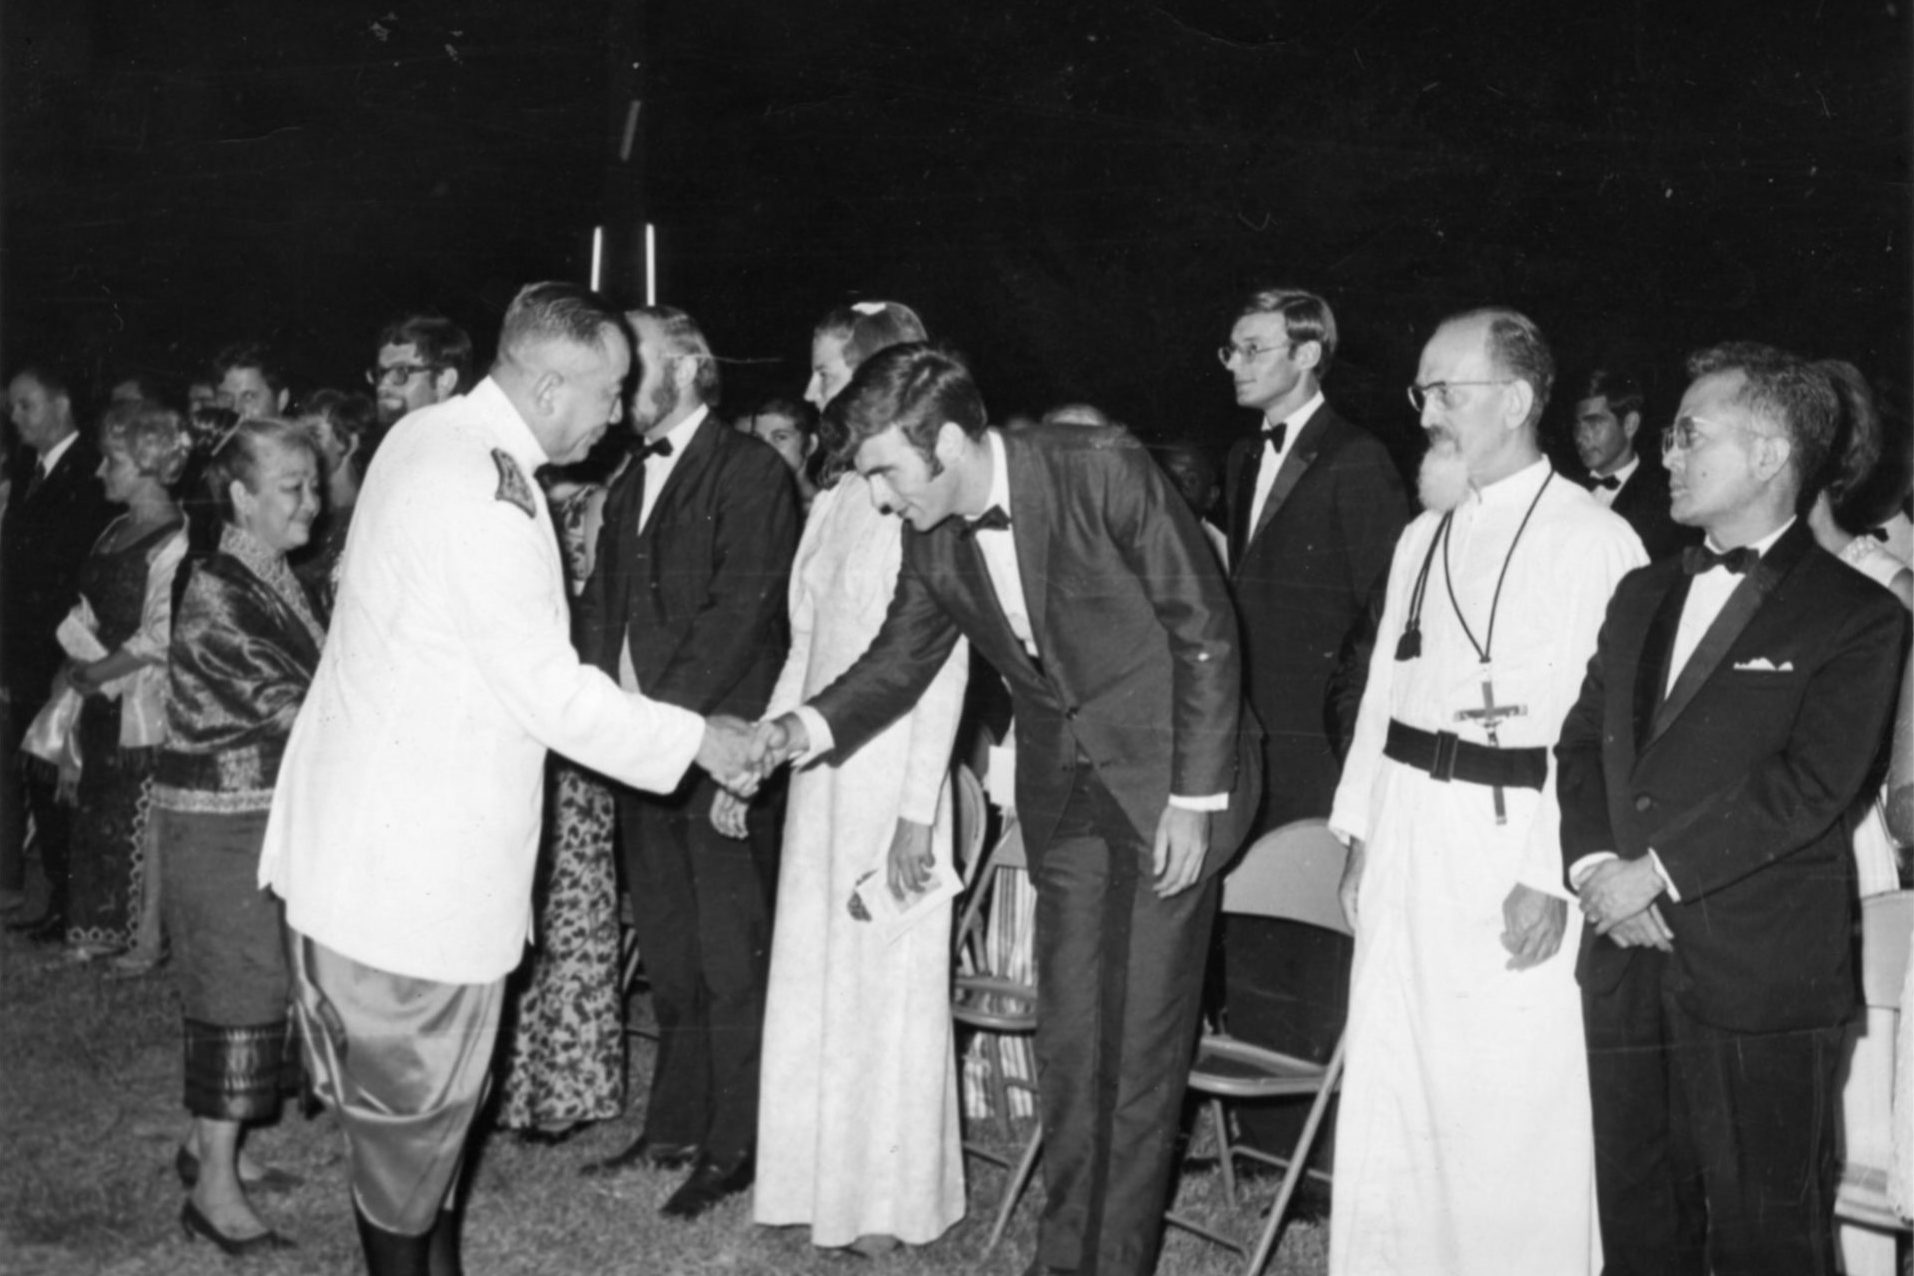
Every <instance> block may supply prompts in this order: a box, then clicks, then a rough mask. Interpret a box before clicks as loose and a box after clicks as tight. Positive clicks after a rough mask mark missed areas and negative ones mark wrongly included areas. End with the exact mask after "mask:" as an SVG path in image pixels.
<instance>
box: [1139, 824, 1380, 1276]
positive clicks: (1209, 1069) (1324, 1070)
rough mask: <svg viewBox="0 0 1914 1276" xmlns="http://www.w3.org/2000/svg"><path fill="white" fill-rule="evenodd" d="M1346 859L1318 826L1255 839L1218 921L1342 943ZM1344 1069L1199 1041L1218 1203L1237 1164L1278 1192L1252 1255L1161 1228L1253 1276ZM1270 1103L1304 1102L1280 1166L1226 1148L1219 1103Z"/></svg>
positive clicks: (1224, 1240)
mask: <svg viewBox="0 0 1914 1276" xmlns="http://www.w3.org/2000/svg"><path fill="white" fill-rule="evenodd" d="M1347 856H1348V852H1347V851H1346V850H1345V849H1344V847H1343V845H1342V843H1341V842H1339V841H1337V840H1336V838H1335V837H1334V835H1332V834H1331V833H1330V832H1329V829H1328V826H1327V824H1326V822H1325V821H1323V820H1319V819H1311V820H1297V821H1295V822H1294V823H1291V824H1285V825H1284V826H1283V827H1281V828H1279V829H1275V830H1273V831H1271V832H1269V833H1265V834H1264V835H1263V836H1262V837H1260V838H1258V839H1257V840H1256V842H1255V844H1254V845H1252V846H1251V847H1250V848H1249V850H1248V851H1247V852H1245V853H1244V855H1243V858H1242V861H1241V862H1240V863H1238V864H1237V865H1236V867H1235V868H1233V869H1231V870H1230V873H1229V875H1228V876H1227V877H1226V878H1224V879H1223V911H1224V912H1225V913H1233V914H1239V915H1246V916H1252V917H1271V918H1276V919H1279V920H1285V921H1297V922H1303V923H1306V924H1308V925H1311V926H1320V927H1322V928H1323V929H1325V930H1333V931H1336V932H1337V933H1339V934H1343V935H1347V934H1349V933H1350V931H1349V923H1348V922H1347V921H1346V920H1345V919H1344V917H1343V913H1342V902H1341V900H1340V898H1339V897H1338V887H1339V885H1340V884H1341V881H1342V871H1343V864H1344V861H1345V860H1346V858H1347ZM1342 1063H1343V1042H1342V1040H1341V1039H1340V1038H1339V1039H1338V1040H1337V1042H1336V1049H1335V1052H1334V1053H1333V1054H1332V1055H1331V1056H1330V1059H1329V1062H1328V1063H1326V1064H1319V1063H1314V1062H1312V1061H1310V1060H1308V1059H1301V1058H1297V1057H1296V1056H1294V1055H1287V1054H1283V1053H1282V1052H1280V1051H1277V1050H1271V1049H1268V1048H1267V1047H1264V1046H1257V1045H1251V1044H1250V1043H1249V1042H1246V1041H1240V1040H1238V1039H1237V1038H1235V1037H1232V1036H1230V1035H1229V1034H1228V1033H1227V1032H1220V1031H1217V1032H1207V1033H1205V1034H1204V1036H1203V1039H1202V1042H1201V1043H1200V1044H1199V1045H1198V1046H1197V1051H1196V1061H1195V1063H1194V1064H1193V1065H1192V1066H1191V1068H1190V1089H1191V1090H1193V1091H1196V1092H1197V1093H1199V1094H1203V1095H1207V1096H1208V1098H1209V1102H1208V1104H1207V1107H1208V1110H1209V1114H1210V1120H1211V1123H1212V1124H1213V1125H1214V1127H1215V1130H1216V1144H1217V1162H1218V1164H1219V1165H1220V1167H1221V1169H1222V1176H1223V1190H1224V1193H1225V1195H1227V1196H1228V1198H1229V1200H1230V1202H1231V1204H1235V1203H1237V1194H1236V1166H1235V1158H1237V1157H1239V1156H1240V1157H1248V1158H1250V1159H1252V1160H1256V1161H1261V1162H1263V1163H1264V1164H1267V1165H1273V1166H1276V1167H1278V1168H1280V1169H1282V1171H1283V1181H1282V1186H1281V1187H1279V1188H1278V1189H1277V1192H1276V1200H1275V1203H1274V1204H1273V1205H1271V1206H1270V1210H1269V1218H1268V1221H1267V1222H1265V1223H1264V1224H1263V1228H1262V1234H1261V1236H1260V1237H1259V1238H1258V1239H1257V1242H1256V1244H1255V1246H1254V1247H1251V1246H1250V1245H1247V1244H1245V1243H1244V1242H1242V1241H1239V1240H1236V1239H1235V1238H1233V1237H1230V1236H1226V1235H1224V1234H1223V1233H1221V1232H1218V1231H1215V1230H1214V1229H1212V1228H1209V1227H1206V1226H1205V1225H1203V1224H1201V1223H1199V1222H1197V1221H1196V1220H1195V1219H1193V1218H1190V1217H1188V1216H1187V1215H1182V1214H1178V1213H1176V1212H1175V1211H1171V1212H1169V1213H1168V1214H1166V1215H1165V1219H1166V1221H1168V1222H1169V1223H1171V1224H1173V1225H1175V1226H1177V1227H1180V1228H1182V1229H1184V1230H1185V1231H1189V1232H1194V1233H1196V1234H1197V1235H1198V1236H1201V1237H1203V1238H1204V1239H1206V1240H1209V1241H1213V1242H1215V1243H1216V1244H1218V1245H1221V1246H1223V1247H1224V1248H1226V1249H1228V1250H1230V1251H1232V1252H1234V1253H1237V1254H1241V1255H1244V1256H1245V1257H1246V1258H1247V1259H1248V1260H1249V1261H1248V1264H1247V1266H1245V1267H1244V1269H1243V1271H1244V1276H1257V1274H1258V1273H1260V1272H1261V1271H1262V1270H1263V1267H1264V1265H1265V1264H1267V1263H1268V1262H1269V1255H1270V1252H1271V1251H1272V1250H1274V1249H1275V1247H1276V1237H1277V1234H1278V1232H1279V1231H1280V1230H1281V1228H1282V1223H1283V1215H1284V1214H1285V1213H1286V1212H1287V1211H1288V1209H1289V1202H1290V1199H1291V1198H1292V1197H1293V1196H1294V1195H1295V1194H1296V1188H1297V1186H1298V1185H1299V1184H1300V1182H1301V1180H1302V1176H1303V1173H1304V1169H1305V1166H1306V1165H1307V1164H1308V1161H1309V1150H1310V1148H1311V1147H1312V1146H1313V1145H1314V1144H1315V1141H1316V1133H1317V1131H1318V1130H1319V1129H1320V1128H1321V1126H1322V1122H1323V1115H1324V1113H1325V1111H1326V1110H1327V1109H1328V1107H1329V1100H1330V1098H1331V1097H1332V1096H1333V1095H1334V1094H1335V1092H1336V1086H1337V1084H1338V1083H1339V1082H1340V1080H1341V1078H1342ZM1277 1098H1296V1099H1300V1098H1309V1099H1310V1100H1311V1102H1310V1107H1309V1116H1308V1118H1307V1119H1306V1120H1305V1121H1304V1122H1303V1130H1302V1134H1301V1136H1300V1137H1298V1139H1297V1140H1296V1146H1295V1148H1294V1149H1293V1150H1292V1151H1291V1152H1290V1154H1289V1156H1287V1157H1279V1156H1275V1155H1272V1154H1271V1153H1268V1152H1264V1151H1261V1150H1260V1149H1257V1148H1250V1147H1238V1146H1236V1145H1234V1144H1232V1143H1231V1142H1230V1137H1229V1123H1228V1120H1227V1114H1226V1113H1225V1112H1224V1108H1223V1103H1224V1100H1226V1099H1277ZM1308 1172H1309V1173H1310V1174H1313V1175H1315V1176H1316V1177H1318V1178H1320V1179H1323V1180H1325V1181H1327V1180H1328V1178H1329V1176H1328V1175H1326V1174H1323V1173H1322V1172H1321V1171H1318V1170H1310V1171H1308Z"/></svg>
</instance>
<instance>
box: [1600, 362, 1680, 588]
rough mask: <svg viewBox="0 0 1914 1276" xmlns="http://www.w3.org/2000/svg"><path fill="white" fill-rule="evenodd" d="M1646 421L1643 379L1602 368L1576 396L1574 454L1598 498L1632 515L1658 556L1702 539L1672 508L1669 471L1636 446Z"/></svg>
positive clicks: (1645, 546) (1632, 524)
mask: <svg viewBox="0 0 1914 1276" xmlns="http://www.w3.org/2000/svg"><path fill="white" fill-rule="evenodd" d="M1641 424H1642V390H1641V383H1640V382H1639V381H1637V380H1636V379H1635V378H1634V377H1633V376H1631V375H1629V374H1628V373H1626V372H1620V371H1616V370H1613V369H1610V368H1597V369H1595V370H1594V371H1593V372H1591V373H1589V374H1588V379H1587V380H1586V381H1584V382H1583V383H1582V393H1581V394H1580V395H1578V396H1576V401H1575V454H1576V455H1577V456H1578V457H1579V458H1581V462H1582V466H1583V468H1584V469H1586V470H1587V471H1588V477H1587V478H1585V479H1584V480H1583V481H1582V486H1584V487H1586V488H1587V489H1588V490H1589V492H1590V493H1591V494H1593V496H1594V497H1595V499H1596V500H1598V501H1600V502H1601V503H1602V504H1604V505H1606V506H1608V508H1610V509H1612V510H1614V511H1615V512H1616V513H1617V514H1620V515H1621V516H1622V517H1623V518H1624V519H1626V520H1627V522H1628V525H1629V526H1630V527H1632V528H1634V529H1635V535H1637V536H1639V537H1641V542H1642V548H1643V549H1645V550H1647V551H1648V558H1649V561H1650V562H1653V561H1654V560H1656V559H1659V558H1666V557H1668V556H1669V555H1670V554H1675V553H1679V552H1680V551H1681V550H1682V549H1683V548H1684V547H1685V546H1688V545H1696V544H1699V543H1700V542H1701V532H1700V531H1699V530H1698V529H1696V528H1693V527H1683V526H1682V525H1681V524H1680V523H1677V522H1676V521H1675V520H1674V517H1673V516H1672V515H1671V514H1670V513H1669V512H1668V471H1667V470H1665V469H1663V468H1662V467H1661V466H1660V465H1658V464H1656V463H1655V460H1654V458H1652V457H1643V456H1641V455H1640V454H1639V453H1638V452H1637V451H1636V449H1635V435H1636V433H1637V431H1639V430H1640V429H1641Z"/></svg>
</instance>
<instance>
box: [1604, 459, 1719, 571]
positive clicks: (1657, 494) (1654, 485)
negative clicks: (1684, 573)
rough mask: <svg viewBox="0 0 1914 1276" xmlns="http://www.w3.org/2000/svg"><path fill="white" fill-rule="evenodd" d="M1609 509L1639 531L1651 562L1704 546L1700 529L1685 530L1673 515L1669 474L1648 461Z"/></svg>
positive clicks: (1624, 486)
mask: <svg viewBox="0 0 1914 1276" xmlns="http://www.w3.org/2000/svg"><path fill="white" fill-rule="evenodd" d="M1609 508H1610V509H1612V510H1614V511H1615V512H1616V513H1617V514H1620V515H1621V516H1622V517H1623V518H1624V519H1627V520H1628V525H1629V526H1630V527H1632V528H1634V529H1635V535H1637V536H1639V537H1641V541H1642V548H1643V549H1645V550H1647V551H1648V560H1649V561H1650V562H1654V561H1656V560H1657V559H1662V558H1667V557H1668V556H1669V555H1671V554H1677V553H1680V552H1681V550H1682V549H1683V547H1685V546H1688V545H1699V544H1701V529H1700V528H1697V527H1683V526H1682V525H1681V524H1680V523H1677V522H1676V521H1675V519H1674V516H1673V515H1672V514H1670V513H1669V504H1668V471H1667V470H1664V469H1663V468H1662V467H1661V466H1659V465H1652V464H1650V463H1649V462H1648V461H1647V460H1646V459H1645V458H1644V459H1643V460H1642V462H1641V463H1640V464H1639V465H1637V466H1636V467H1635V472H1634V473H1633V474H1631V475H1629V476H1628V482H1626V483H1624V484H1622V485H1621V487H1620V489H1619V490H1617V491H1616V493H1615V499H1614V500H1613V501H1612V502H1611V503H1610V504H1609Z"/></svg>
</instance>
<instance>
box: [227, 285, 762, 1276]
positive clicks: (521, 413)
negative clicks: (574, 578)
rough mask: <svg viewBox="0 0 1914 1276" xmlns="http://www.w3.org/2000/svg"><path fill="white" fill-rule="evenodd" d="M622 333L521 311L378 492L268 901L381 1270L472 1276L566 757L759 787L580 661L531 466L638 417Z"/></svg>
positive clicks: (390, 445)
mask: <svg viewBox="0 0 1914 1276" xmlns="http://www.w3.org/2000/svg"><path fill="white" fill-rule="evenodd" d="M630 365H631V349H630V343H629V340H628V338H627V336H626V334H625V331H624V327H623V323H622V321H621V317H620V316H619V315H618V313H617V312H616V311H615V310H613V309H611V308H610V307H609V306H608V305H607V304H606V303H605V302H604V301H603V300H602V299H600V298H598V297H597V296H595V295H593V294H592V293H589V292H587V291H585V290H584V289H582V288H578V287H575V286H573V285H569V284H536V285H533V286H531V287H528V288H526V289H525V290H523V291H522V292H520V293H519V295H518V297H517V299H516V300H514V301H513V303H512V306H511V309H510V310H508V311H507V312H506V315H505V323H504V328H503V331H502V332H501V333H500V336H499V356H498V362H497V363H496V364H495V365H494V367H493V369H492V372H491V375H490V376H489V377H488V378H487V379H486V380H484V381H482V382H481V383H480V384H479V385H478V386H477V387H476V388H475V389H473V391H472V392H471V393H470V394H468V395H464V396H461V397H459V398H455V399H452V400H450V401H448V402H446V403H443V404H439V405H436V406H433V407H430V408H425V409H422V410H420V411H418V412H415V413H413V414H411V415H410V416H409V417H407V418H406V419H405V420H404V421H402V422H401V423H400V424H399V425H398V426H397V427H395V428H394V430H393V431H392V433H391V434H390V435H389V436H388V437H387V439H386V441H385V443H384V445H383V446H382V448H381V450H380V453H379V456H378V459H377V461H376V463H375V464H374V465H373V466H372V469H371V472H370V473H369V475H368V476H367V481H366V485H365V488H364V491H363V492H362V493H361V495H360V498H359V504H358V508H357V511H356V513H355V515H354V518H353V524H352V532H351V537H350V539H349V540H348V542H347V545H346V551H345V558H344V562H343V571H342V576H341V581H340V587H339V595H338V603H337V606H336V608H335V611H334V614H333V619H332V627H331V632H330V634H329V636H328V639H327V643H326V650H325V655H324V657H323V659H322V661H321V663H320V666H319V671H318V674H317V675H316V677H315V679H314V681H313V685H312V689H311V691H310V692H309V693H308V695H307V698H306V702H305V705H304V707H303V709H302V710H301V712H300V715H299V719H298V721H297V723H296V724H295V725H294V727H293V732H292V739H291V741H290V743H289V744H288V746H287V750H286V757H285V762H284V765H283V766H282V768H281V770H280V774H279V783H278V787H277V790H276V792H275V794H274V798H273V809H272V818H271V822H270V824H269V826H268V828H267V832H266V844H265V849H264V852H263V854H262V857H261V862H260V868H259V881H260V884H261V885H262V886H267V887H270V888H271V889H272V890H273V891H274V892H276V893H277V894H278V895H279V896H280V897H281V898H283V899H284V900H285V902H286V921H287V923H288V925H289V927H290V928H291V931H292V934H291V937H290V939H291V944H292V949H293V966H294V971H295V993H294V995H295V1001H296V1003H297V1011H298V1014H299V1017H300V1022H301V1028H302V1031H303V1034H304V1036H305V1041H306V1054H307V1060H308V1063H309V1065H310V1067H311V1069H312V1072H313V1075H314V1077H315V1079H316V1081H317V1084H318V1087H319V1089H320V1092H321V1093H322V1094H323V1095H324V1096H325V1097H326V1098H327V1099H328V1100H329V1102H330V1103H331V1104H332V1105H333V1106H334V1107H335V1109H336V1110H337V1111H338V1114H339V1118H340V1123H341V1124H342V1125H343V1126H344V1128H345V1131H346V1140H347V1143H348V1146H349V1149H350V1153H351V1165H352V1190H353V1203H354V1206H355V1209H356V1211H357V1213H358V1218H359V1234H360V1241H361V1244H362V1245H363V1247H364V1249H365V1254H366V1263H367V1269H368V1270H369V1271H370V1272H372V1273H374V1276H379V1274H381V1273H395V1272H413V1271H419V1272H423V1271H425V1270H426V1267H425V1265H424V1264H425V1263H426V1261H427V1257H428V1255H430V1260H431V1264H432V1265H431V1270H432V1271H433V1272H434V1273H435V1276H437V1274H439V1273H445V1272H456V1271H457V1270H458V1257H457V1229H456V1222H455V1220H454V1218H453V1216H452V1215H450V1214H447V1215H445V1216H443V1217H441V1213H440V1211H441V1207H442V1206H444V1205H446V1204H447V1202H448V1201H449V1200H450V1198H451V1195H452V1188H453V1186H454V1183H455V1180H456V1177H457V1171H458V1167H459V1162H460V1158H461V1155H462V1152H463V1148H464V1142H465V1135H466V1131H467V1129H468V1128H469V1126H470V1124H471V1119H472V1116H473V1113H474V1112H475V1111H476V1110H477V1107H478V1104H479V1102H480V1100H481V1098H482V1097H483V1092H484V1083H485V1076H486V1070H487V1067H488V1065H489V1063H490V1059H491V1054H492V1045H493V1042H494V1040H495V1038H496V1035H497V1030H498V1014H499V1008H500V1004H501V1000H500V998H501V989H502V987H503V983H504V979H505V977H506V975H507V974H509V973H510V972H511V970H512V969H513V968H514V967H516V966H517V965H518V963H519V960H520V958H521V957H522V955H523V952H524V947H525V941H526V937H527V934H528V932H529V930H530V924H531V893H532V892H531V887H532V869H533V864H534V861H535V859H536V857H537V851H538V835H539V824H540V814H541V807H542V796H543V793H542V789H543V777H544V765H545V755H546V751H547V750H548V749H550V750H556V751H558V752H560V753H563V754H565V755H566V756H567V757H570V758H572V759H574V760H575V761H578V762H580V763H582V764H584V765H585V766H587V767H590V768H592V769H593V770H596V771H601V772H603V773H604V774H606V775H609V776H613V777H615V778H617V779H619V780H622V781H624V782H625V783H627V784H633V785H639V786H643V787H645V788H651V789H669V788H671V787H673V786H674V785H676V784H677V783H678V782H679V780H680V778H681V777H682V776H683V774H684V772H685V770H686V769H687V768H688V767H689V766H690V765H691V764H692V763H693V762H694V761H695V762H697V763H698V765H700V766H702V767H704V768H705V769H707V770H709V771H711V772H712V773H713V774H715V775H719V776H721V777H722V778H725V779H729V780H736V781H738V782H740V783H743V780H742V778H741V777H742V772H743V768H742V765H741V763H742V759H743V744H744V742H745V738H746V731H745V729H744V726H743V724H742V723H741V722H739V721H737V720H735V719H720V718H712V719H710V720H708V721H707V720H706V719H704V718H701V717H700V716H699V715H697V714H695V713H691V712H688V711H686V710H683V709H678V708H673V707H671V706H668V705H661V704H656V703H654V702H652V701H650V700H647V699H645V698H644V697H642V696H639V695H635V694H627V693H625V692H623V691H621V690H620V689H619V687H618V684H617V683H616V682H614V681H613V680H612V679H610V678H608V677H606V676H605V675H604V674H602V673H600V672H599V671H597V670H595V669H592V668H589V667H587V666H585V665H583V664H581V663H580V662H579V659H578V657H577V655H576V654H575V653H574V651H573V649H572V645H571V642H570V640H569V637H568V632H569V619H568V614H567V604H566V592H565V586H564V576H563V573H562V571H561V569H560V562H559V551H558V544H557V539H556V536H555V534H554V531H553V527H552V524H551V522H550V520H549V518H548V516H547V513H546V507H545V498H544V495H543V494H542V493H541V492H540V490H539V487H538V485H537V484H536V483H535V482H533V480H532V473H533V471H535V470H536V469H537V468H538V467H539V466H541V465H544V464H546V463H547V462H553V463H558V464H563V463H566V462H569V461H574V460H578V459H579V458H581V457H583V456H584V455H585V453H586V452H587V451H588V450H589V449H590V447H591V445H592V444H593V443H594V442H596V441H597V440H598V438H599V437H600V436H601V435H603V434H604V432H605V429H606V427H607V426H608V425H610V423H611V422H613V421H616V420H617V419H618V416H619V411H620V408H619V404H620V394H621V385H622V382H623V380H624V378H625V374H626V372H627V370H628V369H629V368H630Z"/></svg>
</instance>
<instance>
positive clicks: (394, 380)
mask: <svg viewBox="0 0 1914 1276" xmlns="http://www.w3.org/2000/svg"><path fill="white" fill-rule="evenodd" d="M437 371H438V369H437V368H436V367H434V366H433V365H432V364H429V363H389V364H387V365H386V366H385V367H383V368H367V369H366V384H367V385H374V386H380V385H404V384H405V383H406V382H408V381H410V380H411V379H412V378H413V377H416V376H418V375H419V374H420V373H421V372H437Z"/></svg>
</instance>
